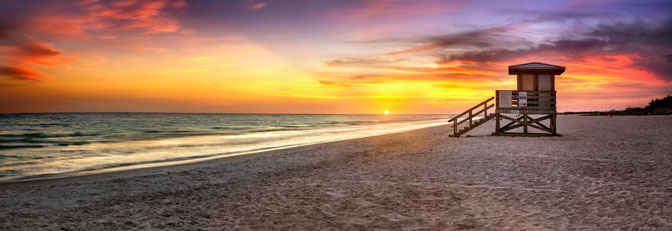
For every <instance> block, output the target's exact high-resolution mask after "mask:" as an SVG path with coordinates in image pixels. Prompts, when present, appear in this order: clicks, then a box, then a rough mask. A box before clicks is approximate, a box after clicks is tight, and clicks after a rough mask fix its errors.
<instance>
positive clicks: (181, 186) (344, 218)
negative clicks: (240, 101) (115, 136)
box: [0, 116, 672, 230]
mask: <svg viewBox="0 0 672 231" xmlns="http://www.w3.org/2000/svg"><path fill="white" fill-rule="evenodd" d="M493 130H494V121H490V122H488V123H487V124H485V125H483V126H481V127H479V128H477V129H476V130H474V131H472V132H470V133H467V135H470V136H471V137H462V138H449V137H448V134H449V133H450V128H449V127H448V126H439V127H433V128H426V129H420V130H414V131H410V132H404V133H398V134H390V135H383V136H377V137H368V138H363V139H356V140H348V141H340V142H333V143H326V144H318V145H311V146H304V147H298V148H291V149H285V150H276V151H271V152H266V153H259V154H253V155H246V156H237V157H230V158H224V159H218V160H211V161H206V162H200V163H194V164H187V165H180V166H169V167H159V168H150V169H140V170H133V171H126V172H117V173H106V174H98V175H90V176H81V177H71V178H65V179H52V180H42V181H32V182H22V183H10V184H0V208H1V209H0V230H40V229H43V230H100V229H104V230H106V229H112V230H118V229H169V230H174V229H179V230H198V229H205V230H221V229H242V230H247V229H252V230H268V229H290V230H295V229H301V230H306V229H308V230H315V229H336V230H340V229H347V230H370V229H386V230H387V229H393V230H399V229H401V230H409V229H413V230H415V229H426V230H446V229H447V230H467V229H474V230H581V229H583V230H615V229H626V230H629V229H641V230H672V116H639V117H635V116H623V117H612V118H605V117H581V116H559V118H558V132H559V133H560V134H562V136H561V137H493V136H489V134H490V133H491V132H492V131H493Z"/></svg>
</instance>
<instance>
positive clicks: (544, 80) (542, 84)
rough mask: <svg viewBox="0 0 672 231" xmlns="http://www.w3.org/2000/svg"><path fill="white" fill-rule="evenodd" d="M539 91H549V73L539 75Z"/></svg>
mask: <svg viewBox="0 0 672 231" xmlns="http://www.w3.org/2000/svg"><path fill="white" fill-rule="evenodd" d="M538 89H539V90H540V91H550V90H553V89H552V88H551V75H539V87H538Z"/></svg>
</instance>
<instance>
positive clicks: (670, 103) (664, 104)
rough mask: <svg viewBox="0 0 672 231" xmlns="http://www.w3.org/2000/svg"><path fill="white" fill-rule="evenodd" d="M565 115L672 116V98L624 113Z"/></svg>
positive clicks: (613, 111) (658, 100) (668, 97)
mask: <svg viewBox="0 0 672 231" xmlns="http://www.w3.org/2000/svg"><path fill="white" fill-rule="evenodd" d="M565 114H582V115H595V116H600V115H601V116H613V115H672V96H671V95H668V96H665V97H663V98H662V99H652V100H651V102H649V105H648V106H646V107H643V108H641V107H635V108H626V109H625V110H622V111H617V110H611V111H592V112H566V113H565Z"/></svg>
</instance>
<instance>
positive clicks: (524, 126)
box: [523, 112, 527, 133]
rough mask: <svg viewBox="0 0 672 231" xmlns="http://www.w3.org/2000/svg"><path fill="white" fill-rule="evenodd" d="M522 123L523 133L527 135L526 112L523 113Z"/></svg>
mask: <svg viewBox="0 0 672 231" xmlns="http://www.w3.org/2000/svg"><path fill="white" fill-rule="evenodd" d="M523 122H525V125H523V133H527V112H525V113H523Z"/></svg>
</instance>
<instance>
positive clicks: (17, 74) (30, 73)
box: [0, 66, 50, 81]
mask: <svg viewBox="0 0 672 231" xmlns="http://www.w3.org/2000/svg"><path fill="white" fill-rule="evenodd" d="M0 75H2V76H8V77H12V78H14V79H18V80H30V81H41V80H43V79H47V78H50V76H46V75H45V74H44V73H42V72H39V71H36V70H35V68H33V67H28V66H11V67H0Z"/></svg>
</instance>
